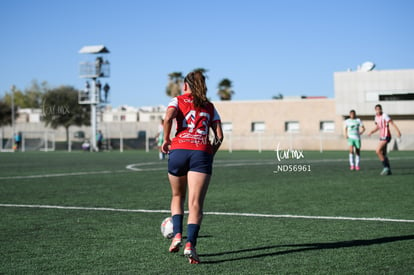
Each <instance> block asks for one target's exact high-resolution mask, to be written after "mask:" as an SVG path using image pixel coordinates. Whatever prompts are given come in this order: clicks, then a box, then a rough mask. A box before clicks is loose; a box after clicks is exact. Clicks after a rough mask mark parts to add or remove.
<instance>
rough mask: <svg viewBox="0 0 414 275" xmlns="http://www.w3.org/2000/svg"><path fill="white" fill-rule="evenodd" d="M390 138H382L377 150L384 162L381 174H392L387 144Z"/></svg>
mask: <svg viewBox="0 0 414 275" xmlns="http://www.w3.org/2000/svg"><path fill="white" fill-rule="evenodd" d="M388 142H389V141H388V140H380V141H379V143H378V146H377V149H376V150H375V152H376V153H377V156H378V158H379V160H380V161H381V162H382V165H383V167H384V168H383V170H382V172H381V175H383V176H384V175H391V169H390V162H389V160H388V157H387V144H388Z"/></svg>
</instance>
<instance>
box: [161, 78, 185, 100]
mask: <svg viewBox="0 0 414 275" xmlns="http://www.w3.org/2000/svg"><path fill="white" fill-rule="evenodd" d="M168 78H169V80H168V85H167V88H166V90H165V92H166V94H167V95H168V96H169V97H176V96H179V95H180V94H181V83H182V81H183V79H184V77H183V73H181V72H172V73H170V74H168Z"/></svg>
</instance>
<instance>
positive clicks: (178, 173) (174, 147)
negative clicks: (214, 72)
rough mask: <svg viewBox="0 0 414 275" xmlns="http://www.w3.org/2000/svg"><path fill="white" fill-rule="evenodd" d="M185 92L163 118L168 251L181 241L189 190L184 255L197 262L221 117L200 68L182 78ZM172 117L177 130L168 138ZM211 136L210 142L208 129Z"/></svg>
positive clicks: (171, 103) (171, 105)
mask: <svg viewBox="0 0 414 275" xmlns="http://www.w3.org/2000/svg"><path fill="white" fill-rule="evenodd" d="M183 91H184V94H182V95H179V96H177V97H174V98H173V99H172V100H171V102H170V104H169V105H168V109H167V112H166V115H165V119H164V143H163V144H162V151H163V152H164V153H169V158H168V178H169V180H170V185H171V191H172V199H171V216H172V222H173V234H174V238H173V240H172V242H171V245H170V248H169V251H170V252H177V251H178V250H179V249H180V246H181V243H182V231H183V228H182V227H183V216H184V201H185V198H186V193H187V189H188V210H189V213H188V219H187V242H186V244H185V248H184V255H185V256H186V257H187V258H188V259H189V261H190V263H191V264H198V263H200V259H199V258H198V255H197V253H196V249H195V247H196V244H197V236H198V232H199V230H200V226H201V221H202V219H203V204H204V199H205V196H206V194H207V189H208V185H209V182H210V178H211V174H212V169H213V167H212V165H213V157H214V154H215V153H216V152H217V150H218V148H219V147H220V145H221V142H222V141H223V130H222V128H221V121H220V116H219V114H218V113H217V111H216V109H215V107H214V105H213V104H212V103H211V102H210V101H209V100H208V99H207V96H206V93H207V86H206V83H205V77H204V75H203V74H202V73H201V72H200V71H195V72H191V73H189V74H188V75H187V76H186V77H185V78H184V85H183ZM173 120H176V122H177V133H176V135H175V137H174V138H173V139H172V140H171V139H170V133H171V127H172V124H173ZM210 129H212V130H213V131H212V132H213V135H214V139H213V144H211V143H210V139H209V130H210Z"/></svg>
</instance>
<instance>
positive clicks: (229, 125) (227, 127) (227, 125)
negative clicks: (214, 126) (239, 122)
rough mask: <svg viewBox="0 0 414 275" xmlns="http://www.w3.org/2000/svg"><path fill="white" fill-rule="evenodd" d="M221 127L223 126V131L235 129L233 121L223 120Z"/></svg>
mask: <svg viewBox="0 0 414 275" xmlns="http://www.w3.org/2000/svg"><path fill="white" fill-rule="evenodd" d="M221 127H222V128H223V132H232V131H233V123H231V122H223V123H222V124H221Z"/></svg>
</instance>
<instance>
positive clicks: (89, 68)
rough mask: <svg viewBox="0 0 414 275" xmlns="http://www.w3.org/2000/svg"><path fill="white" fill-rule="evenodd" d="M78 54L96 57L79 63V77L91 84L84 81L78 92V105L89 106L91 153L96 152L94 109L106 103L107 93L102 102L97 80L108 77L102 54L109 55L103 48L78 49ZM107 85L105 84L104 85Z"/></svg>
mask: <svg viewBox="0 0 414 275" xmlns="http://www.w3.org/2000/svg"><path fill="white" fill-rule="evenodd" d="M79 53H82V54H93V55H95V56H96V58H95V59H94V61H90V60H89V61H84V62H81V63H80V77H81V78H86V79H90V80H91V82H92V84H90V83H89V81H88V80H86V83H85V89H84V90H81V91H79V99H78V101H79V104H89V105H91V140H90V142H91V143H90V144H91V147H90V149H91V150H92V151H98V148H97V146H96V134H97V119H96V111H97V110H96V109H97V106H98V105H99V106H102V105H104V104H106V103H108V100H107V91H105V98H104V100H103V98H102V96H101V90H102V84H101V82H100V81H99V78H103V77H109V74H110V70H109V69H110V68H109V61H108V60H107V59H105V60H104V59H103V57H102V54H107V53H109V50H108V49H107V48H106V47H105V46H103V45H98V46H84V47H82V49H80V51H79ZM106 85H107V84H106ZM107 87H108V90H109V86H107ZM105 90H106V89H105Z"/></svg>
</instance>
